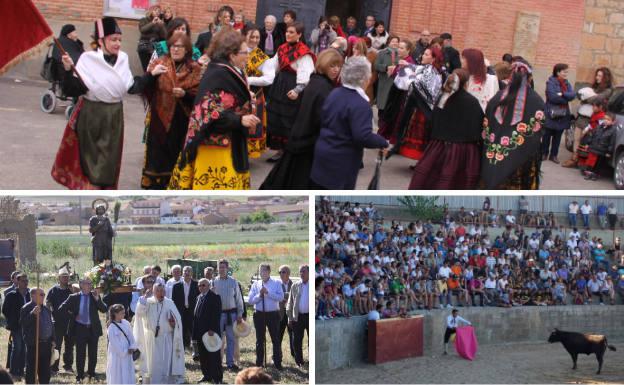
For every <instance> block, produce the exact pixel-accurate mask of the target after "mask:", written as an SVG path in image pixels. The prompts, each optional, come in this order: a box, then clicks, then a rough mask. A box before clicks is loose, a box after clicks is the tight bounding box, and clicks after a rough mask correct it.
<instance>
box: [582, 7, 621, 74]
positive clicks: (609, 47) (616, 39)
mask: <svg viewBox="0 0 624 385" xmlns="http://www.w3.org/2000/svg"><path fill="white" fill-rule="evenodd" d="M600 66H607V67H609V68H610V69H611V71H612V72H613V75H614V76H615V79H616V82H618V83H621V82H622V81H623V80H624V1H618V0H585V22H584V23H583V30H582V36H581V50H580V54H579V58H578V76H577V77H578V79H579V80H585V81H588V82H590V81H592V80H593V79H592V77H593V74H594V71H595V69H596V68H597V67H600Z"/></svg>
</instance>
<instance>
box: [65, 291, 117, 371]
mask: <svg viewBox="0 0 624 385" xmlns="http://www.w3.org/2000/svg"><path fill="white" fill-rule="evenodd" d="M59 311H61V312H67V313H68V314H69V316H70V317H71V318H70V321H69V325H68V334H69V335H70V336H72V338H73V339H74V342H75V343H76V381H79V382H81V381H82V380H83V379H84V367H85V356H86V352H87V347H88V348H89V365H88V369H87V374H88V375H89V377H91V378H93V377H95V366H96V364H97V353H98V351H97V346H98V340H99V339H100V337H101V336H102V323H101V322H100V316H99V315H98V311H99V312H101V313H104V312H106V305H105V304H104V302H103V301H102V298H101V297H100V293H99V289H96V290H95V291H92V283H91V280H89V279H83V280H81V281H80V293H76V294H72V295H70V296H69V297H67V300H66V301H65V302H63V304H61V306H60V308H59Z"/></svg>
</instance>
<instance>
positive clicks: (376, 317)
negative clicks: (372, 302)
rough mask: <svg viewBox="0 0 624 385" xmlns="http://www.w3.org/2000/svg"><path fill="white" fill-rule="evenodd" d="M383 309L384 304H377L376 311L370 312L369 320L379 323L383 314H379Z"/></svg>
mask: <svg viewBox="0 0 624 385" xmlns="http://www.w3.org/2000/svg"><path fill="white" fill-rule="evenodd" d="M382 308H383V305H382V304H377V306H376V307H375V309H373V310H371V311H370V312H368V317H367V320H368V321H379V320H380V319H381V313H379V312H380V311H381V309H382Z"/></svg>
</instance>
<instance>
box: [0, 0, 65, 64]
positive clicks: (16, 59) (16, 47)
mask: <svg viewBox="0 0 624 385" xmlns="http://www.w3.org/2000/svg"><path fill="white" fill-rule="evenodd" d="M0 9H1V10H2V18H3V20H4V21H3V22H2V23H0V75H2V74H4V73H5V72H7V71H8V70H9V69H10V68H11V67H13V66H15V65H17V64H18V63H20V62H21V61H23V60H25V59H27V58H28V57H30V56H32V55H35V54H37V53H38V52H39V51H40V50H41V49H44V48H45V47H46V46H47V45H48V44H49V42H50V41H51V39H52V37H53V35H54V33H53V32H52V30H51V29H50V27H49V26H48V23H46V21H45V19H44V18H43V16H41V14H40V13H39V10H37V7H35V5H34V4H33V3H32V0H0Z"/></svg>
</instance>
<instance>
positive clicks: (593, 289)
mask: <svg viewBox="0 0 624 385" xmlns="http://www.w3.org/2000/svg"><path fill="white" fill-rule="evenodd" d="M601 288H602V285H601V283H600V281H598V279H597V278H596V275H595V274H592V276H591V279H590V280H589V282H587V295H588V297H589V303H590V304H591V303H592V299H593V298H594V296H598V298H599V299H600V304H601V305H604V302H603V301H602V292H601V291H600V289H601Z"/></svg>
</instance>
